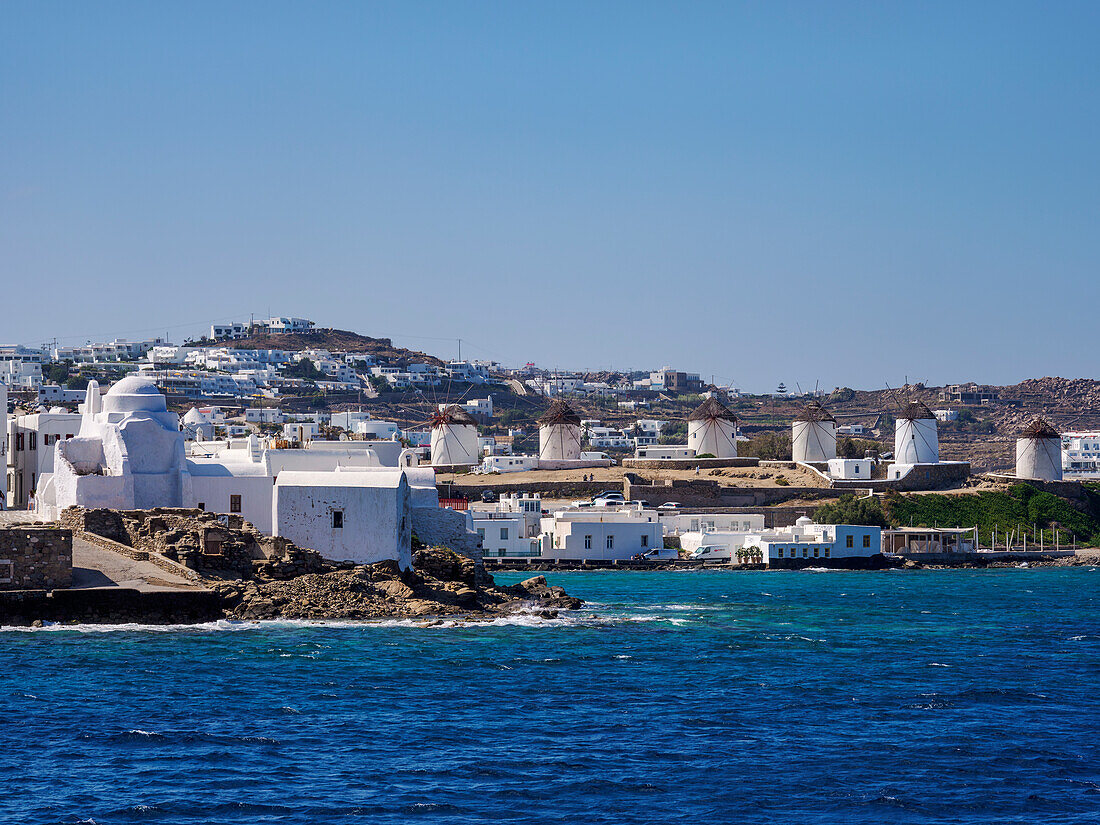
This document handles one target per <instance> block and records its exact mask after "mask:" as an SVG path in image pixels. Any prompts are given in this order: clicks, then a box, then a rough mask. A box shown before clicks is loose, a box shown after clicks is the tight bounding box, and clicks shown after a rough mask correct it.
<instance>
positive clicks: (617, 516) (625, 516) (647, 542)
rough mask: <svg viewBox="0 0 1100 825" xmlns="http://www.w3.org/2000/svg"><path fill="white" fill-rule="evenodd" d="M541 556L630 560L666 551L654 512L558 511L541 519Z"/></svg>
mask: <svg viewBox="0 0 1100 825" xmlns="http://www.w3.org/2000/svg"><path fill="white" fill-rule="evenodd" d="M542 534H543V536H542V552H541V555H542V557H543V558H547V559H578V560H579V559H593V560H614V559H620V560H625V559H629V558H630V557H631V556H634V555H636V554H638V553H645V552H648V551H650V550H652V549H654V548H658V549H660V548H663V547H664V534H663V531H662V528H661V524H660V522H659V521H658V519H657V513H656V511H654V510H642V509H640V508H636V507H624V508H621V509H617V510H612V509H605V508H602V507H601V508H597V509H592V508H578V509H571V510H559V511H557V512H555V513H554V514H553V515H551V516H548V517H545V518H543V519H542Z"/></svg>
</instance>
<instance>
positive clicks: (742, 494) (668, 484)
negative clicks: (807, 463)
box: [624, 478, 837, 509]
mask: <svg viewBox="0 0 1100 825" xmlns="http://www.w3.org/2000/svg"><path fill="white" fill-rule="evenodd" d="M624 486H625V488H626V489H625V492H624V494H625V496H626V497H627V499H629V500H631V501H638V500H641V501H647V502H649V505H650V506H651V507H656V506H658V505H661V504H664V503H665V502H669V501H675V502H679V503H680V504H683V505H685V506H688V507H721V508H730V509H736V508H738V507H749V508H751V507H756V508H760V507H770V506H772V505H776V504H783V503H784V502H787V501H791V500H792V499H804V500H809V501H816V500H819V499H834V498H836V497H837V494H836V493H835V492H833V491H831V490H829V489H828V488H824V487H793V486H791V487H723V486H722V485H720V484H719V483H718V482H717V481H712V480H710V479H673V480H669V481H664V482H658V483H656V484H635V483H633V482H632V481H631V480H630V479H629V478H628V479H627V480H626V482H625V484H624Z"/></svg>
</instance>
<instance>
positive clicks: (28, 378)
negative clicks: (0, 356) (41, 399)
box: [0, 359, 42, 390]
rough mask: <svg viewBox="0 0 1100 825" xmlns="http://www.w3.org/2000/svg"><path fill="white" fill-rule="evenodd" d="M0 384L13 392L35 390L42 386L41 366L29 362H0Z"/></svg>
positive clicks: (37, 363)
mask: <svg viewBox="0 0 1100 825" xmlns="http://www.w3.org/2000/svg"><path fill="white" fill-rule="evenodd" d="M0 384H4V385H6V386H7V387H9V388H11V389H13V390H37V389H38V388H39V387H41V386H42V365H41V364H40V363H39V362H37V361H30V360H14V359H13V360H8V361H4V360H0Z"/></svg>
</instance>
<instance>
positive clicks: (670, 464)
mask: <svg viewBox="0 0 1100 825" xmlns="http://www.w3.org/2000/svg"><path fill="white" fill-rule="evenodd" d="M758 464H760V459H759V458H752V457H751V456H745V457H744V458H624V459H623V467H627V468H629V469H631V470H694V469H695V468H696V467H702V468H703V469H704V470H705V469H710V468H713V467H756V466H757V465H758Z"/></svg>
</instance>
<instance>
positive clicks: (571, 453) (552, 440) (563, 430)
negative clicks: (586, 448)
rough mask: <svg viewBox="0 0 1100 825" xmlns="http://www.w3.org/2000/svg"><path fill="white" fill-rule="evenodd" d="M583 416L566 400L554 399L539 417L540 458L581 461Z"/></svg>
mask: <svg viewBox="0 0 1100 825" xmlns="http://www.w3.org/2000/svg"><path fill="white" fill-rule="evenodd" d="M580 457H581V418H580V416H579V415H577V414H576V413H575V412H573V408H572V407H570V406H569V405H568V404H566V403H565V402H564V401H560V400H559V401H553V402H551V403H550V407H549V409H547V411H546V413H545V414H544V415H543V416H542V418H540V419H539V459H540V460H547V461H579V460H580Z"/></svg>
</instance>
